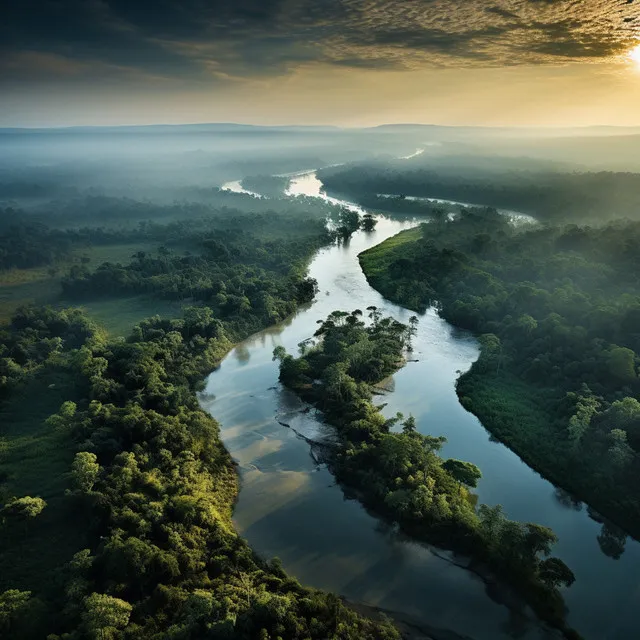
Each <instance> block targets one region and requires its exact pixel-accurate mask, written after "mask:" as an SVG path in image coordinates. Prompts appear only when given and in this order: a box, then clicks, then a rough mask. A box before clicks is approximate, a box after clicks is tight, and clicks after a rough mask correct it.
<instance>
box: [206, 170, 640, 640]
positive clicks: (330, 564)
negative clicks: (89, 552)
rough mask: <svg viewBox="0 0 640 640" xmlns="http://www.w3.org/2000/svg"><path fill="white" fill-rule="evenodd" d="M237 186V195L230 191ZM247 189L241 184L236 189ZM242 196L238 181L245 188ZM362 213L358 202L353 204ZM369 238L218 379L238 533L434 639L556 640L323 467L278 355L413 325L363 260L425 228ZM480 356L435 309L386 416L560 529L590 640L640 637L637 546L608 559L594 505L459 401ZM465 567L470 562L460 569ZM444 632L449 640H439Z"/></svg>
mask: <svg viewBox="0 0 640 640" xmlns="http://www.w3.org/2000/svg"><path fill="white" fill-rule="evenodd" d="M225 186H227V185H225ZM234 186H235V185H234ZM238 186H239V185H238ZM321 187H322V184H321V183H320V181H319V180H318V179H317V177H316V175H315V172H307V173H303V174H298V175H295V176H294V177H293V178H292V180H291V183H290V186H289V189H288V192H287V195H290V196H292V197H293V196H296V195H306V196H315V197H322V198H324V199H326V200H328V201H330V202H334V203H338V204H349V203H346V202H345V201H342V200H339V199H336V198H330V197H328V196H326V195H325V194H324V193H323V192H322V191H321ZM350 206H353V207H354V208H357V207H355V205H350ZM377 219H378V225H377V227H376V229H375V231H373V232H371V233H365V232H362V231H360V232H357V233H356V234H354V236H353V237H352V239H351V241H350V242H349V243H348V244H345V245H342V246H332V247H329V248H326V249H323V250H321V251H319V252H318V254H317V255H316V256H315V258H314V259H313V261H312V263H311V265H310V268H309V275H310V276H311V277H313V278H316V280H317V281H318V284H319V288H320V293H319V294H318V296H317V297H316V300H315V301H314V303H312V304H311V305H310V306H308V307H307V308H305V309H302V310H300V311H299V312H298V313H297V314H296V315H295V316H294V317H292V318H289V319H288V320H287V321H285V322H283V323H282V324H279V325H277V326H274V327H271V328H269V329H267V330H265V331H262V332H261V333H258V334H256V335H254V336H252V337H251V338H249V339H248V340H245V341H244V342H242V343H241V344H239V345H238V346H237V347H236V348H235V349H233V350H232V351H231V352H230V353H229V355H228V356H227V357H226V358H225V359H224V361H223V362H222V364H221V366H220V367H219V369H217V370H216V371H214V372H213V373H211V374H210V376H209V377H208V379H207V385H206V390H205V392H204V393H203V394H202V396H201V403H202V406H203V407H204V408H205V409H207V410H208V411H209V412H210V413H211V414H212V415H213V416H214V417H215V418H216V419H217V420H218V421H219V422H220V424H221V436H222V439H223V441H224V443H225V446H226V447H227V449H228V450H229V451H230V452H231V454H232V456H233V457H234V459H235V460H236V461H237V462H238V464H239V467H240V472H241V491H240V495H239V500H238V504H237V506H236V509H235V513H234V522H235V525H236V527H237V529H238V531H239V532H240V533H241V534H242V535H243V536H244V537H245V538H246V539H247V540H248V542H249V544H250V545H251V546H252V547H253V548H254V549H255V550H256V551H257V552H259V553H260V554H261V555H263V556H264V557H274V556H277V557H279V558H280V559H281V560H282V563H283V566H284V568H285V569H286V570H287V571H288V572H289V573H290V574H292V575H294V576H296V577H297V578H298V579H299V580H300V581H301V582H302V583H303V584H305V585H309V586H314V587H318V588H322V589H327V590H331V591H334V592H337V593H340V594H342V595H344V596H345V597H347V598H349V599H350V600H352V601H357V602H362V603H365V604H368V605H373V606H377V607H380V608H383V609H385V610H388V611H391V612H394V615H395V614H397V615H398V617H403V618H406V619H408V620H411V621H413V622H415V623H416V624H418V625H421V626H422V627H424V628H429V629H432V630H433V629H446V630H450V631H453V632H455V633H457V634H460V635H462V636H466V637H469V638H474V639H476V640H493V639H500V638H527V639H529V638H531V639H537V638H552V637H556V634H554V633H553V632H551V631H549V630H548V629H546V628H545V627H544V626H543V625H542V624H541V623H540V622H539V621H537V620H535V618H534V617H533V616H532V614H531V613H530V611H528V609H527V608H526V607H522V606H520V605H519V603H518V602H517V601H516V600H515V599H514V598H513V597H512V596H510V595H509V592H508V590H507V589H504V588H496V587H495V586H494V587H490V588H488V587H487V586H486V584H485V583H484V582H483V581H482V580H481V579H480V578H479V577H478V576H476V575H475V574H473V573H471V572H469V571H467V570H465V569H464V568H461V567H459V566H456V565H455V564H452V563H451V562H450V559H451V556H450V554H448V553H445V552H442V551H439V550H434V549H430V548H428V547H427V546H426V545H422V544H419V543H415V542H413V541H411V540H408V539H406V537H405V536H403V535H402V534H399V533H398V532H397V531H396V530H395V529H394V528H393V527H389V526H387V525H385V524H384V523H382V522H381V521H379V520H378V519H376V518H375V517H373V516H371V515H369V514H368V513H367V512H366V511H365V510H364V509H363V508H362V507H361V506H360V505H359V503H358V502H357V501H355V500H349V499H346V498H345V496H344V494H343V492H342V490H341V489H340V487H338V486H336V484H335V481H334V479H333V477H332V476H331V474H330V473H329V472H328V471H327V469H326V468H325V467H324V466H323V465H318V464H317V463H316V462H315V460H314V458H313V457H312V455H311V452H310V447H309V445H308V444H307V442H306V441H305V440H304V439H302V438H300V437H298V436H297V435H296V433H295V432H294V431H293V430H291V429H289V428H287V427H285V426H283V425H282V424H280V422H284V423H286V424H288V425H290V426H291V427H293V428H294V429H295V430H296V431H298V432H299V433H303V434H305V435H306V436H308V437H311V438H322V437H330V427H327V426H326V425H323V423H322V421H321V420H320V419H319V418H320V416H318V415H316V412H315V411H314V410H311V411H306V412H305V411H304V406H303V405H302V404H301V403H300V401H299V400H298V399H297V398H296V397H295V396H294V395H293V394H291V393H290V392H288V391H287V390H286V389H283V388H282V387H281V386H280V385H279V384H278V367H277V363H275V362H273V360H272V352H273V349H274V348H275V347H276V346H278V345H283V346H284V347H285V348H286V349H287V350H288V351H289V352H290V353H296V352H297V345H298V344H299V343H300V342H301V341H303V340H305V339H307V338H309V337H311V336H312V335H313V333H314V331H315V329H316V322H317V321H318V320H321V319H324V318H325V317H326V316H327V315H328V314H329V313H330V312H331V311H334V310H336V309H342V310H347V311H350V310H353V309H356V308H359V309H362V310H364V309H366V307H368V306H370V305H376V306H378V307H379V308H381V309H382V310H383V311H384V313H385V314H390V315H393V316H394V317H395V318H397V319H398V320H401V321H405V322H406V321H407V320H408V319H409V317H410V316H411V315H414V313H413V312H411V311H408V310H406V309H404V308H402V307H400V306H397V305H394V304H392V303H390V302H388V301H386V300H384V298H382V296H381V295H380V294H379V293H378V292H377V291H375V290H374V289H372V288H371V287H370V286H369V284H368V283H367V281H366V279H365V277H364V275H363V273H362V271H361V269H360V265H359V263H358V254H359V253H360V252H361V251H364V250H365V249H367V248H369V247H372V246H374V245H376V244H379V243H380V242H382V241H383V240H385V239H386V238H389V237H391V236H393V235H395V234H396V233H398V232H399V231H401V230H403V229H406V228H410V227H412V226H415V224H416V222H415V221H414V222H407V221H405V220H403V221H397V220H393V219H390V218H386V217H382V216H378V217H377ZM477 356H478V347H477V343H476V341H475V339H474V338H473V337H472V336H470V335H468V334H466V333H464V332H461V331H458V330H456V329H454V328H453V327H451V326H450V325H448V324H447V323H446V322H445V321H443V320H442V319H441V318H439V317H438V315H437V314H436V313H435V312H434V311H433V310H428V311H427V312H426V313H425V314H423V315H421V316H420V322H419V326H418V335H417V337H416V338H415V340H414V356H413V357H414V358H416V359H417V360H418V362H410V363H408V364H407V366H406V367H404V368H403V369H401V370H400V371H398V372H397V373H396V374H395V375H394V376H393V378H392V380H390V381H389V384H388V391H387V392H386V394H385V397H384V398H383V399H381V402H382V401H384V402H387V403H388V404H387V407H386V408H385V410H384V413H385V414H386V415H389V416H391V415H394V414H395V413H396V412H397V411H402V412H403V413H404V414H405V415H408V414H410V413H411V414H413V415H414V416H415V418H416V420H417V424H418V429H419V430H420V431H421V432H422V433H429V434H433V435H444V436H446V437H447V439H448V441H447V444H446V445H445V446H444V448H443V452H442V453H443V455H444V456H445V457H455V458H460V459H463V460H469V461H471V462H473V463H475V464H477V465H478V466H479V467H480V468H481V470H482V473H483V478H482V480H481V481H480V483H479V486H478V489H477V494H478V496H479V500H480V501H481V502H485V503H487V504H490V505H493V504H497V503H500V504H502V505H503V507H504V510H505V512H506V514H507V515H508V516H509V517H510V518H513V519H517V520H521V521H527V522H536V523H540V524H544V525H547V526H549V527H551V528H552V529H553V530H554V531H555V533H556V534H557V535H558V537H559V539H560V541H559V543H558V544H557V545H556V547H555V549H554V555H557V556H559V557H560V558H562V559H563V560H564V561H565V562H566V563H567V564H568V565H569V566H570V567H571V569H572V570H573V571H574V573H575V575H576V582H575V584H574V585H573V586H571V587H570V588H569V589H566V590H565V592H564V595H565V600H566V602H567V606H568V609H569V616H568V620H569V622H570V624H571V625H572V626H574V627H575V628H576V629H577V630H578V631H579V632H580V633H581V634H583V635H584V636H585V637H586V638H588V639H603V640H604V639H607V640H614V639H615V640H618V639H620V640H622V639H624V640H628V639H630V638H637V637H640V631H639V629H640V621H639V620H638V617H637V616H636V612H635V607H636V606H637V605H638V604H640V545H639V544H638V543H637V542H635V541H633V540H628V541H627V542H626V549H625V550H624V553H623V554H622V556H621V557H620V558H619V559H617V560H615V559H613V558H611V557H608V556H606V555H604V554H603V552H602V551H601V548H600V545H599V543H598V540H597V537H598V535H599V534H600V532H601V527H602V525H600V524H598V523H597V522H595V521H594V520H593V519H591V518H590V517H589V515H588V513H587V510H586V506H584V505H582V504H579V503H578V504H576V503H575V502H573V501H571V500H570V499H567V497H566V496H565V495H564V494H563V492H561V491H558V490H557V489H556V488H555V487H554V486H553V485H552V484H551V483H550V482H548V481H546V480H544V479H543V478H541V477H540V476H539V475H538V474H537V473H536V472H535V471H533V470H532V469H530V468H529V467H528V466H527V465H526V464H525V463H524V462H522V461H521V460H520V458H519V457H518V456H517V455H516V454H514V453H513V452H511V451H510V450H509V449H508V448H507V447H505V446H504V445H502V444H500V443H498V442H494V441H492V440H491V438H490V435H489V433H488V432H487V431H486V430H485V429H484V427H483V426H482V424H481V423H480V422H479V421H478V419H477V418H476V417H475V416H473V415H472V414H470V413H468V412H467V411H465V410H464V409H463V407H462V406H461V405H460V403H459V402H458V398H457V396H456V393H455V381H456V379H457V378H458V376H459V375H460V372H463V371H466V370H467V369H468V368H469V367H470V366H471V364H472V363H473V362H474V360H475V359H476V358H477ZM456 561H457V562H459V561H460V560H459V559H457V560H456ZM433 635H434V636H438V635H439V634H438V633H437V632H434V633H433Z"/></svg>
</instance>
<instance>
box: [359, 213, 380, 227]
mask: <svg viewBox="0 0 640 640" xmlns="http://www.w3.org/2000/svg"><path fill="white" fill-rule="evenodd" d="M377 222H378V221H377V220H376V219H375V218H374V217H373V216H372V215H371V214H370V213H365V214H364V216H362V228H363V230H364V231H373V230H374V229H375V228H376V224H377Z"/></svg>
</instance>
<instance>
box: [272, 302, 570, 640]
mask: <svg viewBox="0 0 640 640" xmlns="http://www.w3.org/2000/svg"><path fill="white" fill-rule="evenodd" d="M368 312H369V313H368V315H369V318H370V324H368V325H367V324H365V322H364V321H363V320H362V316H363V314H362V312H361V311H360V310H356V311H354V312H352V313H350V314H349V313H347V312H343V311H334V312H333V313H332V314H330V315H329V317H328V318H327V319H326V320H324V321H323V322H322V323H321V324H320V327H319V329H318V330H317V331H316V334H315V335H316V336H317V340H316V341H315V344H314V343H313V342H311V343H307V344H305V345H303V347H301V351H302V355H301V356H300V357H299V358H297V359H296V358H293V357H292V356H290V355H288V354H287V353H286V351H285V350H284V348H283V347H277V348H276V349H275V351H274V358H277V359H278V360H279V362H280V380H281V381H282V382H283V384H285V385H287V386H288V387H290V388H291V389H292V390H294V391H295V392H296V393H298V394H299V395H300V396H301V397H302V398H304V399H305V400H307V401H309V402H311V403H312V404H314V405H315V406H316V407H317V408H319V409H321V410H322V411H323V412H324V415H325V417H326V419H327V421H328V423H329V424H331V425H332V426H334V427H335V428H336V433H337V436H338V443H339V444H338V447H336V449H335V451H334V455H332V456H331V457H330V461H329V465H330V468H331V469H332V471H333V472H334V473H335V475H336V477H337V479H338V480H339V481H340V483H341V484H344V485H345V486H346V487H350V488H354V489H355V490H356V496H357V497H358V498H359V499H360V500H361V501H362V502H363V504H365V506H367V507H368V508H370V509H372V510H374V511H375V512H377V513H379V514H380V515H382V516H383V517H385V518H387V519H389V520H391V521H395V522H397V523H398V524H399V525H400V527H401V528H402V529H403V530H404V531H405V532H406V533H408V534H409V535H411V536H415V537H416V539H419V540H424V541H426V542H430V543H434V544H436V545H438V546H441V547H444V548H448V549H452V550H454V551H457V552H462V553H465V554H469V555H471V556H472V557H474V558H475V559H476V560H480V561H481V563H486V565H487V566H488V567H490V569H491V571H492V572H495V573H496V574H498V575H500V576H501V577H502V578H503V579H505V580H506V581H507V582H508V583H509V584H510V585H511V586H512V587H513V588H514V589H515V590H516V591H518V592H519V593H520V594H521V595H522V596H523V597H524V598H525V600H526V601H528V602H529V603H530V604H531V606H532V607H533V609H534V610H535V611H536V613H537V614H538V615H539V616H540V617H541V618H542V619H544V620H546V621H547V622H549V623H551V624H552V625H554V626H556V627H557V628H559V629H561V630H563V631H564V632H565V634H566V635H567V637H577V634H575V632H574V631H573V630H571V629H569V628H568V627H566V624H565V622H564V604H563V602H562V597H561V595H560V592H559V590H558V587H560V586H569V585H570V584H571V583H572V582H573V581H574V576H573V574H572V572H571V571H570V570H569V569H568V568H567V567H566V565H564V563H563V562H562V561H560V560H559V559H557V558H549V559H547V560H543V559H541V558H540V557H538V555H540V556H548V555H549V554H550V552H551V547H552V545H553V543H554V542H556V541H557V538H556V537H555V535H554V534H553V532H552V531H551V530H549V529H546V528H545V527H540V526H538V525H534V524H527V525H523V524H521V523H518V522H514V521H509V520H507V519H506V518H505V517H504V516H503V514H502V512H501V510H500V509H499V508H489V507H486V505H482V506H481V507H480V509H479V512H478V513H476V509H475V500H474V499H473V497H472V495H471V494H470V493H469V489H470V488H473V487H475V486H476V485H477V481H478V479H479V478H480V477H481V472H480V470H479V469H478V468H477V467H476V466H475V465H473V464H471V463H468V462H462V461H460V460H452V459H449V460H444V459H443V458H441V457H440V456H439V455H438V451H439V450H440V448H441V447H442V444H443V441H444V439H442V438H438V437H434V436H425V435H422V434H420V433H419V432H418V431H417V430H416V423H415V420H414V419H413V418H412V417H408V418H406V419H404V421H403V418H402V417H401V416H400V415H398V417H397V418H394V419H387V420H385V418H384V417H383V416H382V414H381V413H380V411H379V408H377V407H376V406H375V405H374V404H373V403H372V387H371V385H374V384H376V383H378V382H380V381H381V380H383V379H384V378H386V377H387V376H389V375H390V374H391V373H393V372H394V371H396V370H398V369H399V368H400V367H401V366H402V364H403V363H404V358H403V352H404V351H405V350H409V351H410V350H411V338H412V336H413V335H415V334H416V332H417V329H416V326H417V318H415V317H413V318H411V319H410V320H409V324H408V325H403V324H402V323H399V322H397V321H395V320H393V319H392V318H385V317H383V316H382V315H381V314H380V312H379V311H378V310H377V308H376V307H369V308H368ZM400 422H401V423H402V433H398V432H395V431H394V432H391V431H390V429H391V428H392V427H393V426H394V425H395V424H398V423H400Z"/></svg>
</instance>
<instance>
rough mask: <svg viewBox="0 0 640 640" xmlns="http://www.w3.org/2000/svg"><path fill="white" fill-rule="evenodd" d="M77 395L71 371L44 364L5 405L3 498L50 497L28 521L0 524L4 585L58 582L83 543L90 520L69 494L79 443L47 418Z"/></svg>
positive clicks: (0, 442) (36, 588) (40, 587)
mask: <svg viewBox="0 0 640 640" xmlns="http://www.w3.org/2000/svg"><path fill="white" fill-rule="evenodd" d="M77 396H78V389H77V388H76V387H75V385H74V384H73V381H72V379H71V378H70V376H68V374H66V373H64V372H61V371H53V370H48V371H47V370H45V371H44V372H42V373H41V374H39V375H37V376H36V377H35V378H34V379H33V380H32V381H30V382H29V383H28V384H27V385H26V386H25V388H24V389H23V390H22V391H21V392H17V393H15V394H13V396H12V397H11V399H10V400H9V401H7V402H5V403H3V404H2V405H1V406H0V411H1V414H2V420H1V422H0V502H4V501H5V500H6V499H7V498H10V497H13V496H24V495H29V496H34V497H36V496H38V497H41V498H43V499H44V500H45V501H46V502H47V507H46V508H45V509H44V511H43V512H42V513H41V514H40V515H39V516H37V517H36V518H35V519H34V520H33V521H32V522H29V523H27V526H24V525H23V523H8V524H7V525H5V526H4V527H3V528H2V529H1V530H0V540H1V541H2V543H1V544H0V591H3V590H4V589H7V588H14V589H15V588H17V589H27V590H31V591H33V592H34V593H43V592H45V591H47V590H48V589H52V588H55V585H54V584H53V575H54V572H55V570H56V569H57V568H58V567H60V566H61V565H62V564H64V563H66V562H68V561H69V560H70V559H71V557H72V556H73V554H74V553H76V552H77V551H79V550H80V549H82V548H83V547H84V543H85V533H86V526H85V524H86V523H84V522H81V521H79V520H78V515H77V514H76V513H75V511H73V510H72V507H73V504H72V501H71V500H70V499H69V498H68V497H66V496H65V489H67V488H68V480H67V475H66V474H67V473H68V472H69V470H70V467H71V463H72V461H73V457H74V449H73V447H72V446H71V445H70V443H69V442H67V440H66V438H65V436H64V435H62V434H59V433H56V432H54V431H53V430H52V429H51V428H49V427H47V426H46V425H45V424H44V421H45V420H46V419H47V418H48V417H49V416H50V415H51V414H52V413H55V412H56V411H57V410H58V409H59V407H60V405H61V404H62V403H63V402H64V401H65V400H69V399H74V398H77ZM8 542H10V543H11V544H10V550H9V545H8V544H7V543H8Z"/></svg>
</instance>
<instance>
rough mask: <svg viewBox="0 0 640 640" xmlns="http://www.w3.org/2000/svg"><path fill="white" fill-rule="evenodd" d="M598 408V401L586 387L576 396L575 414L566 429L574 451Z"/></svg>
mask: <svg viewBox="0 0 640 640" xmlns="http://www.w3.org/2000/svg"><path fill="white" fill-rule="evenodd" d="M599 408H600V401H599V400H598V399H597V398H596V397H595V396H594V395H593V394H592V393H591V390H590V389H589V388H588V387H586V389H584V390H583V394H582V395H580V396H578V400H577V402H576V412H575V414H574V415H573V416H571V418H570V419H569V426H568V427H567V431H568V433H569V438H570V440H571V442H572V446H573V447H574V449H575V448H577V447H578V445H579V444H580V441H581V440H582V437H583V436H584V434H585V433H586V432H587V430H588V429H589V426H590V425H591V420H592V418H593V417H594V416H595V415H596V413H598V409H599Z"/></svg>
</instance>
